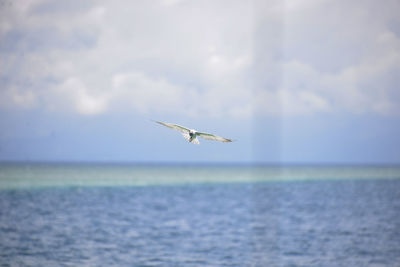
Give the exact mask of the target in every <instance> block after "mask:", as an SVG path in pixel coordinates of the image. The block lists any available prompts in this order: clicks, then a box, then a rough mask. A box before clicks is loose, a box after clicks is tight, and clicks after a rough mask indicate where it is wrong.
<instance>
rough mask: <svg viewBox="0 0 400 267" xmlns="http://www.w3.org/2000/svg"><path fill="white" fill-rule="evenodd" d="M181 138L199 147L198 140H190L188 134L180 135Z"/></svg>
mask: <svg viewBox="0 0 400 267" xmlns="http://www.w3.org/2000/svg"><path fill="white" fill-rule="evenodd" d="M182 135H183V138H185V139H186V141H188V142H190V143H192V144H196V145H200V142H199V139H197V138H196V137H195V138H193V139H190V135H189V134H188V133H182Z"/></svg>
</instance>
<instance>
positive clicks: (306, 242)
mask: <svg viewBox="0 0 400 267" xmlns="http://www.w3.org/2000/svg"><path fill="white" fill-rule="evenodd" d="M399 173H400V172H399V168H396V167H366V168H364V167H360V166H358V167H318V168H315V167H305V166H297V167H287V168H283V167H262V166H256V167H252V166H211V167H209V166H183V167H182V166H132V165H93V164H89V165H86V164H78V165H76V164H66V165H63V164H56V165H54V164H33V165H32V164H31V165H21V164H3V165H1V167H0V184H1V188H2V189H1V190H0V265H1V266H399V263H400V216H399V215H400V214H399V212H400V179H399V178H400V175H399Z"/></svg>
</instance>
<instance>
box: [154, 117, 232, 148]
mask: <svg viewBox="0 0 400 267" xmlns="http://www.w3.org/2000/svg"><path fill="white" fill-rule="evenodd" d="M154 122H156V123H158V124H161V125H163V126H166V127H168V128H171V129H174V130H177V131H179V132H181V134H182V135H183V137H184V138H185V139H186V140H187V141H188V142H190V143H192V144H196V145H199V144H200V142H199V140H198V139H197V137H201V138H204V139H206V140H214V141H220V142H225V143H227V142H232V139H228V138H224V137H220V136H217V135H214V134H209V133H203V132H198V131H196V130H193V129H189V128H186V127H184V126H180V125H178V124H173V123H167V122H161V121H154Z"/></svg>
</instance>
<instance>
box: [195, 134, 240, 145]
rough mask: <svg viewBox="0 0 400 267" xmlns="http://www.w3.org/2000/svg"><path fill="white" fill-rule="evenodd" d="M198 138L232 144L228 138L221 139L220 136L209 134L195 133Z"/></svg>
mask: <svg viewBox="0 0 400 267" xmlns="http://www.w3.org/2000/svg"><path fill="white" fill-rule="evenodd" d="M196 134H197V135H198V136H199V137H201V138H204V139H207V140H214V141H220V142H225V143H228V142H232V141H233V140H232V139H228V138H223V137H221V136H217V135H214V134H209V133H202V132H197V133H196Z"/></svg>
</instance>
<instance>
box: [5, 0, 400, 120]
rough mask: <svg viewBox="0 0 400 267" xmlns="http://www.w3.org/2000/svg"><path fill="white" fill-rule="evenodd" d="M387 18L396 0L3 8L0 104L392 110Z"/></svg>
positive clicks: (391, 29)
mask: <svg viewBox="0 0 400 267" xmlns="http://www.w3.org/2000/svg"><path fill="white" fill-rule="evenodd" d="M397 11H399V4H398V3H397V2H396V1H388V2H387V3H385V5H384V6H383V5H380V3H378V2H376V1H366V2H363V4H361V3H359V2H358V1H355V2H354V3H353V2H351V3H348V2H344V1H330V0H315V1H286V2H285V4H284V3H283V2H281V1H272V0H271V1H269V2H268V4H266V3H264V2H263V1H254V2H251V3H250V2H243V1H181V0H160V1H131V2H126V1H112V2H109V1H96V2H91V1H87V2H85V4H82V3H81V2H80V1H76V2H74V1H68V2H67V3H61V2H58V1H45V0H40V1H39V0H38V1H29V2H27V1H14V2H13V5H11V6H10V7H7V8H5V9H4V10H2V11H0V38H1V39H2V40H4V41H3V44H2V45H0V83H1V88H0V95H1V97H2V99H1V100H0V107H2V108H3V109H4V108H25V109H29V108H33V107H38V106H39V107H41V108H44V109H47V110H51V111H55V110H59V111H62V112H76V113H78V114H84V115H96V114H102V113H106V112H115V111H121V112H124V111H134V112H138V113H141V114H144V115H146V114H149V113H166V112H167V113H170V114H182V112H183V110H184V113H185V114H187V115H188V116H203V117H223V116H230V117H234V118H246V117H247V118H248V117H250V116H252V115H253V113H257V114H259V113H262V114H267V115H268V114H270V115H271V114H272V115H299V114H302V115H306V114H312V113H316V112H350V113H379V114H386V115H390V114H399V113H400V112H399V107H398V104H397V102H396V101H398V100H399V98H400V96H399V93H398V92H397V90H396V88H397V85H398V84H399V83H400V81H399V78H398V77H397V75H396V74H395V73H398V71H399V69H400V54H399V51H400V42H399V35H398V33H399V32H400V30H399V29H400V21H399V20H398V19H397V14H398V12H397ZM371 17H374V19H371ZM396 23H397V24H396ZM396 29H397V30H398V32H397V34H396Z"/></svg>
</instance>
